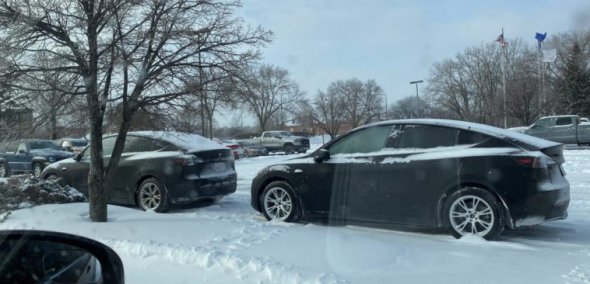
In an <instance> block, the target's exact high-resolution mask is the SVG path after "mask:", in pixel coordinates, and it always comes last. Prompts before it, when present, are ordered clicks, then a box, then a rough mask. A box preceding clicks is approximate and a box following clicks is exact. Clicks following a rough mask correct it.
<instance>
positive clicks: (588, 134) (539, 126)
mask: <svg viewBox="0 0 590 284" xmlns="http://www.w3.org/2000/svg"><path fill="white" fill-rule="evenodd" d="M514 130H516V131H518V132H522V133H525V134H528V135H532V136H536V137H539V138H543V139H547V140H551V141H555V142H559V143H564V144H578V145H590V123H589V122H587V121H585V120H583V119H582V118H580V117H578V116H577V115H557V116H545V117H541V118H539V120H537V121H536V122H535V123H533V124H532V125H531V126H529V127H523V128H520V129H514Z"/></svg>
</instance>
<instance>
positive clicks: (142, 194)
mask: <svg viewBox="0 0 590 284" xmlns="http://www.w3.org/2000/svg"><path fill="white" fill-rule="evenodd" d="M161 200H162V192H161V190H160V187H158V185H157V184H155V183H152V182H147V183H144V184H143V185H142V187H141V188H140V189H139V202H140V204H141V207H142V208H143V209H144V210H155V209H156V208H157V207H158V206H159V205H160V201H161Z"/></svg>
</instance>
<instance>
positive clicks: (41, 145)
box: [29, 140, 61, 150]
mask: <svg viewBox="0 0 590 284" xmlns="http://www.w3.org/2000/svg"><path fill="white" fill-rule="evenodd" d="M29 147H31V150H39V149H52V150H61V149H60V148H59V146H58V145H57V144H55V143H53V142H52V141H42V140H36V141H30V142H29Z"/></svg>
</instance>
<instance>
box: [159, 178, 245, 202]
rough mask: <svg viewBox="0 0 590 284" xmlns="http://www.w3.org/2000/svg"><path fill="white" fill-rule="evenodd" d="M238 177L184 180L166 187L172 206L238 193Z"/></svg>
mask: <svg viewBox="0 0 590 284" xmlns="http://www.w3.org/2000/svg"><path fill="white" fill-rule="evenodd" d="M236 187H237V175H236V174H231V175H228V176H225V177H216V178H206V179H195V180H184V181H181V182H179V183H175V184H170V185H168V184H167V185H166V189H167V190H168V195H169V197H170V199H169V201H170V203H171V204H185V203H190V202H193V201H197V200H200V199H207V198H215V197H221V196H225V195H228V194H232V193H234V192H236Z"/></svg>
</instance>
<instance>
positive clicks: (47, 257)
mask: <svg viewBox="0 0 590 284" xmlns="http://www.w3.org/2000/svg"><path fill="white" fill-rule="evenodd" d="M124 282H125V280H124V272H123V263H122V262H121V259H120V258H119V256H118V255H117V254H116V253H115V252H114V251H113V250H112V249H111V248H109V247H107V246H106V245H104V244H102V243H99V242H97V241H94V240H91V239H88V238H84V237H80V236H75V235H70V234H64V233H55V232H45V231H33V230H31V231H29V230H16V231H0V283H97V284H99V283H115V284H119V283H124Z"/></svg>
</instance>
